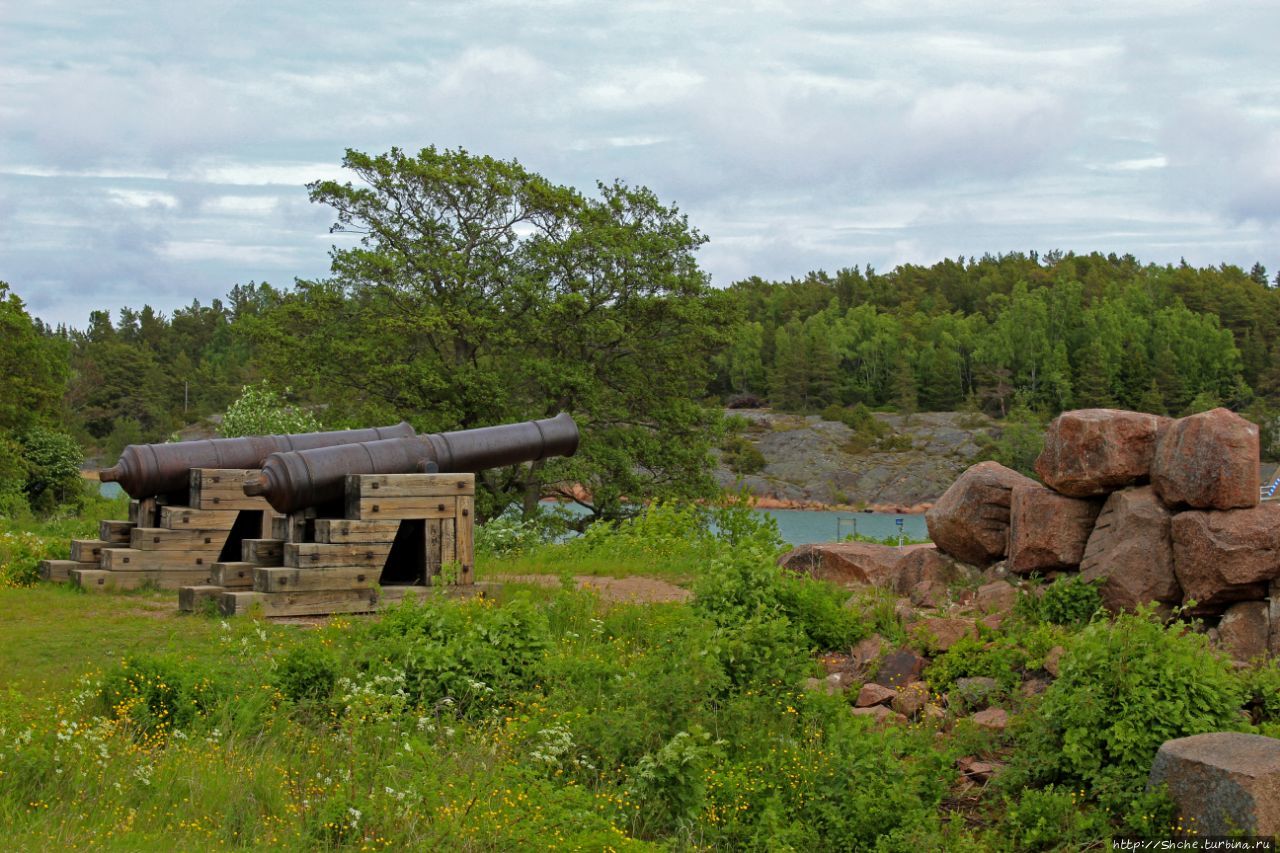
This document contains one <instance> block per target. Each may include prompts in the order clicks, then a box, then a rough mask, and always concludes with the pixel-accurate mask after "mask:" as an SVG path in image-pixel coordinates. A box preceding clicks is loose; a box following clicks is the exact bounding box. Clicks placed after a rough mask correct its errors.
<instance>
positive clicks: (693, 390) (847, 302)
mask: <svg viewBox="0 0 1280 853" xmlns="http://www.w3.org/2000/svg"><path fill="white" fill-rule="evenodd" d="M344 166H346V167H347V168H348V169H349V170H350V171H351V172H352V173H353V174H354V176H355V177H356V178H357V179H358V180H357V182H355V183H339V182H334V181H324V182H317V183H314V184H311V185H309V186H308V190H309V193H310V196H311V199H312V200H313V201H314V202H317V203H322V204H325V205H327V206H329V207H330V208H332V209H333V211H334V224H333V228H332V230H333V231H334V232H341V233H346V234H350V235H351V236H352V237H353V238H354V239H353V240H350V241H348V242H347V244H346V247H345V248H335V249H334V250H333V251H332V264H331V274H330V276H328V277H326V278H324V279H320V280H315V281H298V282H296V283H295V285H294V286H293V287H290V288H277V287H273V286H271V285H269V284H259V283H253V282H251V283H248V284H242V285H237V286H235V287H233V288H232V289H231V291H230V292H229V293H228V294H227V296H226V297H225V298H223V299H215V300H213V302H212V303H211V304H209V305H207V306H206V305H202V304H201V303H200V302H198V301H195V302H192V304H191V305H189V306H187V307H185V308H182V309H179V310H177V311H174V312H173V313H172V314H164V313H162V312H159V311H156V310H154V309H152V308H151V307H149V306H143V307H142V308H140V309H133V308H125V309H122V310H120V311H119V313H118V315H117V316H116V317H114V318H113V317H112V316H111V315H110V313H109V312H107V311H105V310H100V311H95V312H93V313H92V315H91V316H90V320H89V324H88V326H87V327H86V328H85V329H72V328H66V327H59V328H50V327H48V326H46V325H45V324H43V323H42V322H41V321H40V320H39V319H37V318H32V317H30V316H29V315H28V314H27V312H26V310H25V307H24V306H23V304H22V301H21V300H20V299H19V298H18V296H17V295H16V294H15V293H13V292H11V291H10V289H9V288H8V286H6V285H3V284H0V325H2V326H3V329H4V332H5V334H4V338H3V344H0V369H4V370H5V376H6V379H5V383H6V391H7V393H6V394H5V395H4V398H3V399H2V400H0V481H3V482H8V483H10V484H11V485H10V486H8V487H0V492H3V491H4V489H5V488H8V490H9V493H14V491H15V489H16V488H17V487H15V486H13V485H12V484H13V483H17V482H19V481H22V482H23V483H25V484H26V485H24V486H23V488H24V489H26V493H27V496H28V499H31V498H32V489H31V487H30V482H29V481H30V476H31V470H32V469H33V465H34V463H32V461H31V459H30V458H29V457H30V455H31V451H30V450H29V445H32V444H39V443H40V442H39V441H38V440H37V439H33V438H32V436H36V435H39V434H41V433H40V430H44V431H45V434H47V433H48V432H50V431H53V432H58V431H61V433H62V434H67V435H70V436H71V437H72V438H74V439H75V441H76V442H78V443H79V444H81V445H83V446H85V447H87V448H89V449H90V450H92V451H94V452H97V453H99V454H102V455H104V456H111V455H114V454H115V453H118V452H119V450H120V449H122V448H123V447H124V446H125V445H126V444H129V443H136V442H142V441H155V440H165V439H166V438H168V437H170V436H171V435H172V434H173V433H174V431H175V430H177V429H179V428H180V427H182V426H184V425H187V424H190V423H193V422H196V421H199V420H200V419H202V418H203V417H205V416H207V415H210V414H214V413H220V412H223V411H225V410H226V409H227V407H228V406H229V405H231V404H232V403H233V401H235V400H236V399H237V397H239V396H240V394H241V389H242V388H244V387H245V386H248V385H255V387H257V388H259V395H260V396H259V397H258V399H265V398H266V397H265V396H263V395H265V394H266V391H265V390H263V389H274V391H273V393H282V394H286V395H287V397H288V399H289V402H290V403H293V404H295V405H298V406H301V407H303V408H304V410H305V411H308V412H310V413H311V414H313V415H314V416H315V417H316V419H317V420H318V421H319V422H320V423H322V424H323V426H324V427H326V428H344V427H349V426H356V425H375V424H381V423H392V422H395V421H397V420H400V419H401V418H406V419H408V420H410V422H411V423H413V424H414V425H415V426H416V427H418V428H419V429H421V430H428V431H438V430H448V429H465V428H472V427H477V426H484V425H488V424H493V423H503V422H509V421H514V420H524V419H532V418H539V417H546V416H550V415H553V414H555V413H556V412H557V411H561V410H565V411H570V412H572V413H573V414H574V416H575V418H576V419H577V420H578V422H579V424H580V426H581V427H582V429H583V436H584V440H583V443H582V450H581V451H580V453H579V455H578V456H576V457H574V458H573V459H569V460H548V461H547V462H545V463H535V464H534V465H532V466H522V467H518V468H514V469H508V470H503V471H494V472H487V473H486V474H485V475H484V481H483V483H482V486H483V492H484V494H485V496H486V498H485V506H484V507H482V510H483V511H484V512H485V513H486V514H490V513H493V512H497V511H499V510H500V509H501V508H502V507H504V506H509V505H512V504H515V505H521V506H523V507H524V508H525V509H526V510H528V509H531V508H532V504H533V502H534V501H536V500H537V498H538V497H540V496H543V495H547V494H561V495H564V496H569V495H572V496H573V497H574V498H575V499H578V500H580V501H582V502H584V503H587V504H588V505H589V507H590V509H591V510H592V511H593V512H594V513H595V515H597V516H599V517H604V518H609V517H616V516H618V515H620V514H623V513H625V511H626V510H625V507H626V505H627V502H628V501H634V500H636V499H646V498H653V497H663V496H670V497H684V498H697V497H704V496H707V495H709V494H711V493H713V491H714V489H715V485H714V482H713V481H712V479H711V477H710V469H711V465H710V460H711V458H712V451H713V449H714V448H715V447H716V446H717V445H719V444H720V443H721V442H722V441H723V439H724V435H725V421H724V419H723V417H722V407H723V406H724V405H729V406H742V405H753V404H758V405H765V404H767V405H771V406H773V407H775V408H778V409H782V410H789V411H802V412H821V411H826V410H829V409H830V408H831V407H833V406H834V407H839V408H841V409H842V410H846V411H848V410H851V409H852V408H853V407H863V408H866V409H883V410H889V409H892V410H897V411H906V412H911V411H934V410H950V409H956V408H962V407H964V408H973V409H982V410H985V411H987V412H988V413H990V414H993V415H995V416H997V417H1005V416H1009V415H1010V414H1011V413H1014V412H1017V413H1019V416H1020V417H1021V416H1025V415H1026V413H1035V414H1036V415H1038V416H1040V417H1047V416H1050V415H1052V414H1055V413H1057V412H1059V411H1062V410H1064V409H1067V408H1078V407H1084V406H1122V407H1125V408H1132V409H1140V410H1143V411H1151V412H1158V413H1162V414H1175V415H1177V414H1182V413H1184V412H1186V411H1191V410H1197V409H1204V408H1209V407H1211V406H1213V405H1219V404H1223V405H1228V406H1230V407H1232V408H1234V409H1237V410H1241V411H1245V412H1247V413H1248V414H1249V415H1250V416H1251V417H1254V418H1255V419H1256V420H1258V421H1259V422H1260V423H1266V424H1268V425H1269V424H1270V423H1271V422H1272V420H1274V415H1273V412H1274V411H1275V410H1276V409H1277V407H1280V343H1277V335H1276V332H1277V329H1278V326H1280V301H1278V300H1280V295H1278V294H1280V291H1277V290H1276V289H1274V288H1273V287H1271V286H1269V282H1268V280H1267V274H1266V271H1265V270H1264V269H1262V267H1261V266H1258V265H1255V266H1254V268H1253V269H1252V270H1250V271H1249V272H1245V271H1244V270H1242V269H1240V268H1238V267H1234V266H1230V265H1223V266H1219V267H1205V268H1194V267H1191V266H1189V265H1187V264H1185V263H1181V264H1178V265H1165V266H1158V265H1154V264H1145V265H1144V264H1141V263H1140V262H1139V261H1138V260H1136V259H1135V258H1133V257H1132V256H1128V255H1126V256H1122V257H1118V256H1116V255H1105V256H1104V255H1101V254H1090V255H1073V254H1063V253H1060V252H1053V253H1049V254H1046V255H1043V256H1041V255H1037V254H1036V253H1029V254H1020V253H1014V254H1008V255H1000V256H985V257H983V258H981V259H973V258H970V259H967V260H966V259H964V258H960V259H956V260H945V261H942V262H940V263H937V264H934V265H932V266H929V267H923V266H915V265H903V266H900V267H898V268H896V269H894V270H892V271H890V272H888V273H883V274H882V273H878V272H876V271H875V270H873V269H871V268H869V267H868V268H862V269H859V268H856V267H851V268H848V269H842V270H839V271H837V272H836V273H835V274H833V275H832V274H827V273H825V272H815V273H811V274H809V275H808V276H806V277H804V278H803V279H795V280H790V281H781V282H779V281H765V280H762V279H759V278H751V279H748V280H746V281H740V282H737V283H734V284H732V285H730V286H729V287H727V288H724V289H717V288H713V287H711V285H710V282H709V280H708V277H707V275H706V274H705V273H704V272H703V271H702V270H701V269H700V268H699V266H698V263H697V259H696V252H697V250H698V248H699V247H700V246H701V245H702V244H703V243H704V242H705V240H706V238H705V237H704V236H703V235H702V234H701V233H700V232H698V230H697V229H696V228H694V227H693V226H691V225H690V224H689V222H688V220H687V218H686V217H685V216H684V215H683V214H681V213H680V212H679V210H678V209H677V208H676V207H674V206H672V205H667V204H664V203H662V202H661V201H660V200H659V199H658V198H657V197H656V196H655V195H654V194H653V193H652V192H651V191H649V190H647V189H645V188H643V187H632V186H629V185H626V184H623V183H617V182H616V183H612V184H600V185H598V186H597V187H596V192H595V193H594V194H584V193H582V192H579V191H578V190H576V189H574V188H571V187H566V186H560V185H556V184H553V183H552V182H550V181H548V180H546V179H545V178H543V177H541V176H539V175H537V174H535V173H532V172H530V171H528V170H527V169H525V168H524V167H523V166H521V165H520V164H519V163H518V162H516V161H502V160H495V159H493V158H489V157H483V156H476V155H472V154H470V153H468V152H466V151H462V150H437V149H435V148H427V149H423V150H422V151H420V152H418V153H417V154H407V153H405V152H403V151H400V150H399V149H393V150H392V151H390V152H388V153H386V154H382V155H376V156H374V155H368V154H364V153H361V152H357V151H348V152H347V155H346V157H345V158H344ZM1278 278H1280V277H1278ZM286 389H288V390H287V391H286ZM24 442H25V443H24ZM5 460H8V461H7V462H6V461H5ZM6 466H7V467H6ZM6 472H7V473H6ZM579 486H585V487H586V492H585V493H584V492H583V491H581V490H580V489H578V488H577V487H579ZM19 491H21V490H19Z"/></svg>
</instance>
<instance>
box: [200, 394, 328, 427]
mask: <svg viewBox="0 0 1280 853" xmlns="http://www.w3.org/2000/svg"><path fill="white" fill-rule="evenodd" d="M289 390H290V389H288V388H285V389H284V392H283V393H277V392H276V391H275V390H274V389H272V388H271V386H270V385H269V384H268V383H266V382H265V381H264V382H260V383H258V384H257V385H246V386H244V388H243V389H241V391H240V396H239V397H238V398H237V399H236V400H235V401H234V402H233V403H232V404H231V405H230V406H227V411H226V414H225V415H223V418H222V423H221V425H219V427H218V434H219V435H221V436H222V437H224V438H236V437H238V436H242V435H283V434H288V433H299V432H316V431H318V430H320V429H321V426H320V421H319V419H317V418H316V416H315V413H314V412H311V411H307V410H305V409H299V408H297V407H296V406H292V405H290V404H289V403H288V402H286V399H285V398H286V397H287V396H288V395H289Z"/></svg>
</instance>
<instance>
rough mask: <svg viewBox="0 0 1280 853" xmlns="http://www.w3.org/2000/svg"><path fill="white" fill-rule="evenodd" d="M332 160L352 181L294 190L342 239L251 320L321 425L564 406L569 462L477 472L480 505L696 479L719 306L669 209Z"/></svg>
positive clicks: (515, 178) (469, 421) (601, 507)
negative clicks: (315, 270) (321, 270)
mask: <svg viewBox="0 0 1280 853" xmlns="http://www.w3.org/2000/svg"><path fill="white" fill-rule="evenodd" d="M343 165H344V166H345V167H346V168H348V169H350V170H351V171H352V172H354V173H355V175H356V176H357V178H358V179H359V181H358V183H339V182H336V181H319V182H316V183H313V184H310V185H309V187H308V188H309V190H310V193H311V199H312V201H315V202H320V203H324V204H327V205H330V206H331V207H333V208H334V210H335V211H336V213H337V216H336V220H337V221H336V222H335V224H334V225H333V227H332V229H331V230H332V231H333V232H335V233H340V234H351V235H354V236H356V237H358V241H356V242H355V244H354V245H349V246H346V247H335V248H334V249H333V252H332V276H331V277H330V278H329V279H326V280H323V281H312V282H299V283H298V285H297V287H296V288H295V289H294V291H293V292H292V293H291V294H288V295H287V296H286V297H285V298H283V299H282V300H281V301H280V303H279V305H277V306H276V307H274V308H272V309H271V310H269V311H267V312H265V313H264V314H263V315H262V316H261V317H259V318H257V319H255V320H254V321H253V325H254V327H255V339H256V341H257V342H258V345H259V346H260V348H261V351H262V353H263V355H264V357H265V359H266V361H267V364H268V369H269V370H270V371H271V372H272V373H274V374H275V375H276V377H277V378H279V379H281V380H282V381H287V382H288V383H290V384H292V385H293V386H294V387H295V388H303V387H305V388H308V389H309V390H310V391H311V392H312V393H313V394H314V395H315V397H316V398H317V399H320V400H324V401H326V402H328V403H329V404H330V412H329V414H328V415H326V421H327V422H330V423H340V422H342V421H343V419H347V420H352V421H354V420H361V421H373V420H386V419H388V418H395V417H399V416H407V417H409V418H410V419H411V420H412V421H414V422H415V423H416V424H417V425H418V426H419V427H421V428H426V429H433V430H439V429H465V428H472V427H479V426H485V425H489V424H497V423H504V422H509V421H514V420H521V419H531V418H540V417H547V416H550V415H554V414H555V413H556V412H558V411H568V412H570V413H572V414H573V416H574V417H575V419H576V420H577V422H578V424H579V427H580V428H581V429H582V433H583V439H582V443H581V447H580V449H579V451H578V454H577V456H575V457H574V458H572V459H562V460H548V461H546V462H544V463H534V464H532V465H526V466H518V467H515V468H510V469H505V470H502V471H493V472H487V473H486V474H485V476H484V479H483V485H484V486H485V487H486V492H487V495H488V497H489V498H490V499H491V501H490V502H489V503H488V505H487V506H486V507H484V509H485V510H487V511H488V512H493V511H496V510H497V509H498V508H500V507H501V506H505V505H507V504H509V503H511V502H513V501H520V502H522V503H523V505H524V507H525V508H526V510H528V509H532V508H533V505H534V502H535V501H536V500H537V499H538V498H539V497H540V496H542V495H546V494H556V493H560V494H566V495H568V494H574V495H576V496H577V497H578V499H580V500H582V501H583V502H584V503H586V504H587V505H588V506H590V508H591V509H592V510H593V511H594V513H595V514H596V515H597V516H603V517H615V516H618V515H619V514H621V513H623V512H625V508H624V498H626V499H630V500H631V501H638V500H643V499H647V498H651V497H655V496H666V495H670V496H677V495H678V496H684V497H695V496H702V495H706V494H708V493H710V492H711V490H712V489H713V482H712V480H711V478H710V457H709V449H710V447H711V445H712V443H713V442H714V441H715V440H716V437H717V433H718V430H719V424H720V413H719V411H718V410H717V409H712V408H708V407H706V406H703V405H702V404H701V403H700V402H699V400H700V398H701V397H702V396H703V394H704V393H705V389H706V383H707V380H708V378H709V377H708V371H709V368H710V365H711V364H712V356H713V355H714V354H715V353H716V352H717V351H718V350H719V349H720V348H721V347H722V346H723V344H724V342H725V340H726V336H727V329H728V324H729V323H730V322H731V321H732V319H733V318H732V317H731V316H729V312H728V311H727V308H726V300H724V299H723V297H722V296H721V294H719V292H717V291H714V290H712V289H711V288H710V287H709V284H708V281H707V277H706V275H705V274H704V273H703V272H702V271H701V270H700V269H699V267H698V264H697V262H696V259H695V252H696V251H697V249H698V247H699V246H701V245H702V244H703V243H704V242H705V238H704V237H703V236H702V235H701V234H699V233H698V231H697V230H695V229H694V228H692V227H690V225H689V223H688V221H687V219H686V217H684V216H683V215H681V214H680V213H679V212H678V211H677V210H676V208H674V207H671V206H666V205H664V204H662V203H661V202H659V200H658V199H657V197H656V196H655V195H654V194H653V193H652V192H650V191H649V190H647V189H644V188H638V187H631V186H628V185H625V184H622V183H613V184H600V185H599V186H598V194H597V195H596V196H595V197H587V196H584V195H583V194H581V193H579V192H578V191H576V190H574V189H572V188H570V187H565V186H559V185H556V184H553V183H552V182H550V181H548V180H546V179H545V178H543V177H541V176H539V175H536V174H534V173H532V172H530V171H528V170H526V169H525V168H524V167H523V166H521V165H520V164H519V163H517V162H515V161H504V160H498V159H494V158H491V157H483V156H473V155H471V154H469V153H467V152H466V151H462V150H437V149H436V148H434V147H432V148H426V149H423V150H422V151H421V152H419V153H418V154H417V156H411V155H409V154H406V153H405V152H403V151H401V150H399V149H392V150H391V151H390V152H388V153H386V154H382V155H378V156H371V155H368V154H364V153H361V152H358V151H350V150H349V151H348V152H347V154H346V156H345V158H344V160H343ZM575 486H583V487H585V489H586V492H587V493H589V497H588V496H587V495H585V494H584V493H583V492H582V491H581V490H578V489H575V488H574V487H575Z"/></svg>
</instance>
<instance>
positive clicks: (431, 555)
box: [423, 518, 444, 586]
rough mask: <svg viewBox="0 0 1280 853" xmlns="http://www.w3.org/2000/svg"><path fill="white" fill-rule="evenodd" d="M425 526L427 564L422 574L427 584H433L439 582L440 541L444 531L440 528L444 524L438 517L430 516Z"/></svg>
mask: <svg viewBox="0 0 1280 853" xmlns="http://www.w3.org/2000/svg"><path fill="white" fill-rule="evenodd" d="M423 524H424V526H425V528H426V537H427V542H426V555H427V565H426V566H425V567H424V569H425V571H424V575H425V577H426V581H427V583H428V584H429V585H431V586H434V585H436V584H438V583H439V582H440V543H441V542H442V541H443V537H444V531H443V530H442V529H441V527H442V525H443V524H444V522H443V521H441V520H440V519H438V518H431V519H427V521H425V522H424V523H423Z"/></svg>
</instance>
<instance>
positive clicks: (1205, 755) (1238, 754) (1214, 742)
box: [1147, 732, 1280, 836]
mask: <svg viewBox="0 0 1280 853" xmlns="http://www.w3.org/2000/svg"><path fill="white" fill-rule="evenodd" d="M1160 785H1167V786H1168V788H1169V795H1170V796H1171V797H1172V798H1173V802H1174V803H1175V804H1176V805H1177V807H1178V812H1179V813H1180V814H1181V815H1182V818H1183V820H1184V821H1186V823H1187V825H1189V826H1194V827H1195V828H1196V832H1197V834H1199V835H1201V836H1227V835H1230V834H1231V833H1234V832H1243V833H1246V834H1247V835H1260V836H1273V835H1276V834H1277V833H1280V740H1276V739H1275V738H1269V737H1263V736H1262V735H1250V734H1243V733H1241V732H1209V733H1207V734H1200V735H1192V736H1191V737H1183V738H1178V739H1176V740H1167V741H1165V742H1164V743H1163V744H1161V745H1160V749H1159V751H1157V752H1156V757H1155V761H1153V762H1152V764H1151V775H1150V777H1149V779H1148V781H1147V786H1148V787H1157V786H1160Z"/></svg>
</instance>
